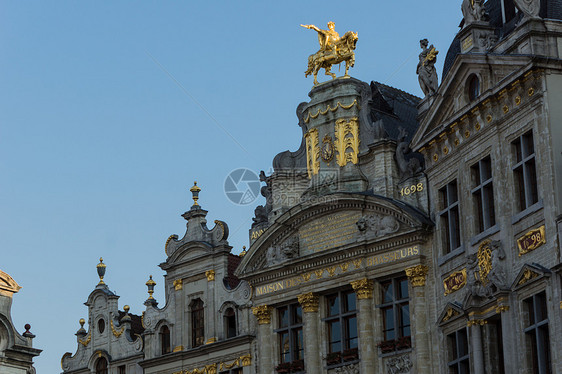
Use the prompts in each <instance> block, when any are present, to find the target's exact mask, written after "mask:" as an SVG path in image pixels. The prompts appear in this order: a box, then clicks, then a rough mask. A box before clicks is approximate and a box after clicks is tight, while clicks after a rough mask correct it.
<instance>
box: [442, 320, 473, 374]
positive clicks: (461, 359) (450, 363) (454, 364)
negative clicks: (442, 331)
mask: <svg viewBox="0 0 562 374" xmlns="http://www.w3.org/2000/svg"><path fill="white" fill-rule="evenodd" d="M461 331H464V336H465V337H466V340H465V341H464V343H465V346H466V353H465V354H463V355H462V356H461V355H460V353H459V347H460V346H461V345H460V344H459V342H460V339H459V335H461ZM453 336H454V337H453ZM446 339H447V369H448V370H451V368H453V369H452V370H453V372H454V373H455V374H465V373H463V372H462V371H461V366H460V365H462V364H463V363H466V365H467V368H468V371H466V374H469V373H470V339H469V335H468V327H462V328H460V329H458V330H455V331H453V332H451V333H449V334H447V335H446ZM451 339H454V343H453V344H454V346H453V347H451V346H450V343H451ZM450 348H453V352H451V351H450ZM455 356H456V357H455Z"/></svg>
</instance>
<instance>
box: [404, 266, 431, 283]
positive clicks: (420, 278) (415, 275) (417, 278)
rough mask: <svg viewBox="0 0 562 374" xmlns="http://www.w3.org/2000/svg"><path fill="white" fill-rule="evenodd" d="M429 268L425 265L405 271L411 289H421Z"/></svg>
mask: <svg viewBox="0 0 562 374" xmlns="http://www.w3.org/2000/svg"><path fill="white" fill-rule="evenodd" d="M428 271H429V268H428V267H427V266H425V265H418V266H414V267H411V268H408V269H406V275H407V276H408V279H409V280H410V283H411V284H412V287H423V286H425V278H426V276H427V272H428Z"/></svg>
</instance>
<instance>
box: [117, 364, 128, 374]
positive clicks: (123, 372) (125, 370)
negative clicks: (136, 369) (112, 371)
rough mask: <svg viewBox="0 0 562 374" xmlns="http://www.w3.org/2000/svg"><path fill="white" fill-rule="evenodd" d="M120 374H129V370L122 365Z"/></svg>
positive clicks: (119, 369)
mask: <svg viewBox="0 0 562 374" xmlns="http://www.w3.org/2000/svg"><path fill="white" fill-rule="evenodd" d="M117 369H118V371H119V374H127V369H126V367H125V365H121V366H119V367H118V368H117Z"/></svg>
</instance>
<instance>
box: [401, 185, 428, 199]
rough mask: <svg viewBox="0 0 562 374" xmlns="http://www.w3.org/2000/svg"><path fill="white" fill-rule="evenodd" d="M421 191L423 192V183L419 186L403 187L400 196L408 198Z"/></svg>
mask: <svg viewBox="0 0 562 374" xmlns="http://www.w3.org/2000/svg"><path fill="white" fill-rule="evenodd" d="M421 191H423V183H421V182H420V183H418V184H412V185H411V186H408V187H402V188H401V189H400V196H408V195H411V194H414V193H416V192H421Z"/></svg>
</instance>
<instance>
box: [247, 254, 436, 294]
mask: <svg viewBox="0 0 562 374" xmlns="http://www.w3.org/2000/svg"><path fill="white" fill-rule="evenodd" d="M419 254H420V249H419V247H418V246H417V245H416V246H413V247H409V248H403V249H397V250H395V251H392V252H389V253H384V254H380V255H376V256H371V257H368V258H367V259H365V266H366V267H372V266H379V265H384V264H387V263H390V262H394V261H398V260H401V259H403V258H408V257H413V256H417V255H419ZM353 263H354V265H355V268H356V269H358V268H359V267H360V266H361V264H362V263H363V259H354V260H353ZM349 265H350V262H347V263H343V264H339V265H334V266H330V267H328V268H323V269H316V270H314V274H315V275H316V279H322V277H323V274H324V272H325V271H326V272H327V273H328V275H329V276H330V277H333V276H336V275H339V274H336V270H337V268H338V267H339V268H341V269H342V273H340V274H343V272H345V271H346V270H347V269H348V268H349ZM344 269H346V270H344ZM406 271H408V270H406ZM311 276H312V272H307V273H304V274H301V275H297V276H294V277H292V278H287V279H284V280H282V281H276V282H273V283H269V284H265V285H263V286H258V287H255V288H254V290H255V291H254V292H255V295H256V296H263V295H266V294H270V293H274V292H278V291H283V290H286V289H289V288H293V287H298V286H300V285H301V284H303V283H304V282H308V281H309V280H310V278H311ZM424 280H425V278H424ZM414 287H415V285H414Z"/></svg>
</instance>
